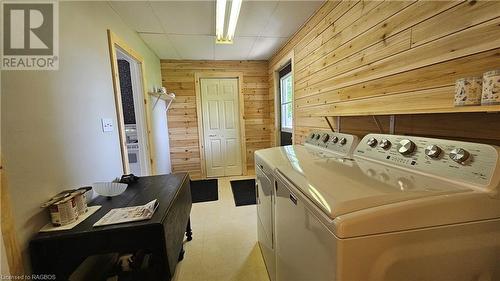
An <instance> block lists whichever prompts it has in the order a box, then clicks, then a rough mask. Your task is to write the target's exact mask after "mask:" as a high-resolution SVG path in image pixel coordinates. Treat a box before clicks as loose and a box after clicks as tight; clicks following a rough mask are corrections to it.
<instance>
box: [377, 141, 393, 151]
mask: <svg viewBox="0 0 500 281" xmlns="http://www.w3.org/2000/svg"><path fill="white" fill-rule="evenodd" d="M379 146H380V147H381V148H383V149H389V148H390V147H391V142H390V141H389V140H388V139H382V140H381V141H380V144H379Z"/></svg>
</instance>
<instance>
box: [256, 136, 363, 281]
mask: <svg viewBox="0 0 500 281" xmlns="http://www.w3.org/2000/svg"><path fill="white" fill-rule="evenodd" d="M358 141H359V140H358V138H357V137H356V136H353V135H348V134H341V133H331V132H315V134H314V136H313V137H312V138H308V140H307V142H306V145H289V146H282V147H273V148H268V149H262V150H258V151H256V152H255V174H256V189H257V217H258V219H257V220H258V221H257V230H258V237H259V245H260V248H261V252H262V255H263V258H264V262H265V264H266V267H267V270H268V273H269V276H270V278H271V280H272V281H274V280H276V260H275V255H276V253H275V244H276V240H275V222H274V220H275V217H274V216H275V210H274V206H275V193H276V189H275V184H276V180H275V170H276V167H277V166H288V167H292V166H293V165H296V163H298V162H311V161H314V160H317V159H326V158H342V157H347V156H350V155H351V153H352V150H353V149H354V148H355V147H356V145H357V143H358ZM295 168H298V167H295Z"/></svg>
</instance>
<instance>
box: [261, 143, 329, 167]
mask: <svg viewBox="0 0 500 281" xmlns="http://www.w3.org/2000/svg"><path fill="white" fill-rule="evenodd" d="M255 156H256V160H257V162H259V161H263V162H265V163H266V165H267V166H269V167H270V168H271V169H275V168H276V167H277V166H280V165H286V166H291V165H295V163H298V162H302V163H303V162H310V161H314V160H318V159H326V158H331V157H336V154H334V153H332V152H328V151H325V150H324V149H321V148H319V147H318V148H315V147H312V146H310V147H305V146H303V145H287V146H279V147H271V148H266V149H259V150H257V151H255Z"/></svg>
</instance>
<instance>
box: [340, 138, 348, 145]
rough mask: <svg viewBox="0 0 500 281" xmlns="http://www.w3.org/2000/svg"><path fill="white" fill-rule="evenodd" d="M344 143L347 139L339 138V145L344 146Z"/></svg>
mask: <svg viewBox="0 0 500 281" xmlns="http://www.w3.org/2000/svg"><path fill="white" fill-rule="evenodd" d="M346 143H347V139H346V138H341V139H340V141H339V144H340V145H344V144H346Z"/></svg>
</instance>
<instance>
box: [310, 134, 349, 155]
mask: <svg viewBox="0 0 500 281" xmlns="http://www.w3.org/2000/svg"><path fill="white" fill-rule="evenodd" d="M358 142H359V138H358V137H357V136H355V135H349V134H342V133H336V132H328V131H313V132H311V133H310V134H309V135H308V136H307V138H306V141H305V143H306V144H307V145H312V146H316V147H320V148H323V149H326V150H328V151H329V152H334V153H337V154H340V155H341V156H344V157H350V156H351V155H352V151H353V150H354V148H355V147H356V145H357V144H358Z"/></svg>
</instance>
